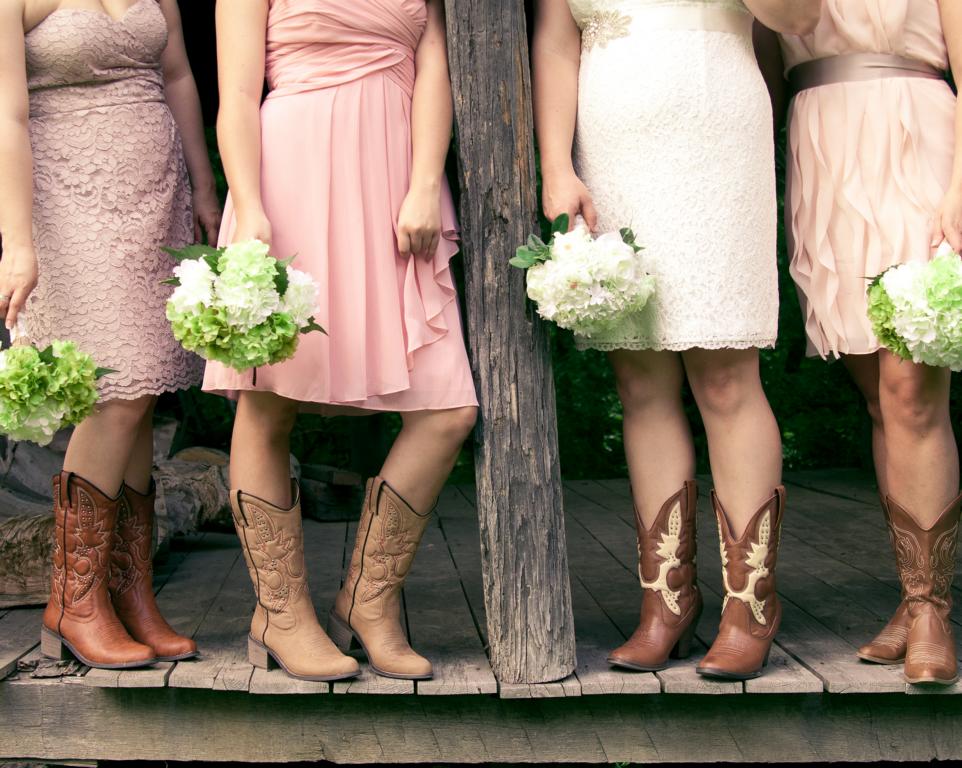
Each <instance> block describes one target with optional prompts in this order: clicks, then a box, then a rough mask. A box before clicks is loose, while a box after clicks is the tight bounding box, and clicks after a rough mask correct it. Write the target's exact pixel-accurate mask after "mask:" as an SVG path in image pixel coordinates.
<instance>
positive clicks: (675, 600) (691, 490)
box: [608, 480, 702, 672]
mask: <svg viewBox="0 0 962 768" xmlns="http://www.w3.org/2000/svg"><path fill="white" fill-rule="evenodd" d="M697 502H698V486H697V484H696V483H695V482H694V481H693V480H689V481H687V482H686V483H685V485H684V487H683V488H682V489H681V490H680V491H678V493H676V494H675V495H674V496H672V497H671V498H670V499H668V501H666V502H665V503H664V505H662V508H661V510H660V511H659V512H658V517H657V518H655V521H654V523H652V526H651V528H647V529H646V528H645V525H644V523H642V521H641V515H640V514H639V513H638V510H637V508H636V510H635V524H636V525H637V528H638V576H639V578H640V579H641V588H642V597H641V620H640V622H639V624H638V628H637V629H636V630H635V632H634V634H633V635H632V636H631V637H630V638H629V639H628V642H626V643H625V644H624V645H622V646H621V647H620V648H618V649H616V650H614V651H612V652H611V655H609V656H608V663H609V664H613V665H614V666H616V667H624V668H626V669H635V670H639V671H642V672H654V671H657V670H659V669H664V668H665V667H666V666H667V665H668V659H669V657H670V658H673V659H685V658H687V657H688V655H689V653H690V650H691V642H692V638H693V637H694V636H695V627H696V626H697V624H698V618H699V616H701V611H702V597H701V592H700V591H699V589H698V584H697V582H696V573H695V549H696V544H695V512H696V508H697V507H696V505H697Z"/></svg>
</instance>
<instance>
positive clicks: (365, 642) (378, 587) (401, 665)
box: [328, 477, 432, 680]
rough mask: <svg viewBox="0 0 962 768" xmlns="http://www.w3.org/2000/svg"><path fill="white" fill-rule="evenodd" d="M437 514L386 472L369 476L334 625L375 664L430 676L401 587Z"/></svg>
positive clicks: (341, 643) (410, 675) (344, 643)
mask: <svg viewBox="0 0 962 768" xmlns="http://www.w3.org/2000/svg"><path fill="white" fill-rule="evenodd" d="M430 518H431V514H430V513H427V514H424V515H422V514H419V513H418V512H417V511H415V510H414V509H412V507H411V506H410V505H409V504H408V503H407V502H406V501H405V500H404V499H402V498H401V497H400V496H399V495H398V494H397V493H396V492H395V491H394V490H393V489H392V488H391V486H389V485H388V484H387V482H386V481H385V480H384V478H382V477H376V478H374V479H373V480H369V481H368V484H367V493H366V495H365V501H364V512H363V514H362V515H361V521H360V523H359V524H358V527H357V541H356V543H355V545H354V553H353V555H352V556H351V565H350V568H349V570H348V572H347V579H346V580H345V582H344V585H343V586H342V587H341V591H340V592H338V593H337V598H336V600H335V601H334V608H333V609H332V610H331V617H330V622H329V624H328V631H329V632H330V633H331V637H332V638H333V639H334V642H336V643H337V645H338V647H339V648H340V649H341V650H342V651H347V650H349V649H350V647H351V644H352V641H353V640H357V641H358V642H359V643H360V645H361V647H362V648H363V649H364V653H365V654H366V655H367V659H368V662H369V663H370V665H371V669H373V670H374V671H375V672H377V673H378V674H379V675H383V676H385V677H396V678H402V679H407V680H426V679H428V678H430V677H431V674H432V669H431V662H430V661H428V660H427V659H425V658H424V657H423V656H420V655H419V654H417V653H415V652H414V651H413V650H412V649H411V646H410V645H409V643H408V639H407V636H406V635H405V633H404V629H403V628H402V626H401V587H402V586H403V585H404V579H405V577H406V576H407V574H408V571H409V570H410V569H411V563H412V562H413V561H414V555H415V553H416V552H417V549H418V544H420V542H421V537H422V536H423V535H424V530H425V528H427V526H428V521H429V520H430Z"/></svg>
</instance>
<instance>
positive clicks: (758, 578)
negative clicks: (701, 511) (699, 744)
mask: <svg viewBox="0 0 962 768" xmlns="http://www.w3.org/2000/svg"><path fill="white" fill-rule="evenodd" d="M712 505H713V506H714V508H715V515H716V516H717V518H718V537H719V545H720V547H721V560H722V578H723V580H724V584H725V601H724V603H723V605H722V617H721V624H720V626H719V628H718V637H717V638H715V642H714V643H712V646H711V648H710V649H709V651H708V653H707V654H706V656H705V658H704V659H702V661H701V663H700V664H699V665H698V667H697V671H698V674H700V675H706V676H708V677H721V678H726V679H730V680H749V679H751V678H753V677H758V676H759V675H760V674H761V673H762V669H763V668H764V667H765V665H766V664H767V663H768V654H769V651H771V647H772V643H773V642H774V641H775V633H776V632H778V626H779V624H780V623H781V620H782V605H781V603H780V602H779V600H778V595H777V594H776V593H775V564H776V561H777V559H778V543H779V534H780V532H781V527H782V516H783V515H784V512H785V489H784V488H783V487H782V486H779V487H778V488H776V489H775V493H774V494H773V495H772V497H771V499H769V500H768V501H766V502H765V503H764V504H763V505H762V507H761V508H760V509H759V510H758V511H757V512H756V513H755V514H754V516H753V517H752V519H751V521H750V522H749V523H748V526H747V527H746V528H745V532H744V533H743V534H742V535H741V537H739V538H737V539H736V538H735V537H734V535H732V532H731V527H730V525H729V523H728V517H727V515H726V514H725V510H724V509H723V508H722V505H721V502H719V500H718V497H717V496H716V495H715V493H714V492H712Z"/></svg>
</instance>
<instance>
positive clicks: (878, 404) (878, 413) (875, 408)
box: [865, 392, 883, 427]
mask: <svg viewBox="0 0 962 768" xmlns="http://www.w3.org/2000/svg"><path fill="white" fill-rule="evenodd" d="M865 410H866V411H868V415H869V418H870V419H871V420H872V424H873V425H874V426H876V427H881V426H882V423H883V421H882V401H881V400H880V399H879V395H878V393H877V392H876V393H875V395H874V396H873V397H866V398H865Z"/></svg>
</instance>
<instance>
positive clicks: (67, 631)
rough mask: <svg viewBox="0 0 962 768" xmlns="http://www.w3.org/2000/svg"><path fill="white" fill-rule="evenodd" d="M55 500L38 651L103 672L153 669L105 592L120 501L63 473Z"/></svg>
mask: <svg viewBox="0 0 962 768" xmlns="http://www.w3.org/2000/svg"><path fill="white" fill-rule="evenodd" d="M53 499H54V521H55V526H54V541H53V575H52V577H51V588H50V601H49V602H48V603H47V607H46V610H44V614H43V630H42V632H41V650H42V652H43V653H44V654H45V655H48V656H54V657H59V658H63V657H64V656H65V651H66V652H69V653H70V654H72V655H73V656H75V657H76V658H77V659H79V660H80V661H81V662H83V663H84V664H86V665H87V666H90V667H100V668H104V669H125V668H130V667H141V666H147V665H149V664H153V663H154V661H156V658H155V655H154V652H153V650H152V649H151V648H150V647H148V646H146V645H143V644H142V643H138V642H136V641H135V640H134V639H133V638H132V637H131V636H130V635H129V634H128V632H127V630H126V629H125V628H124V625H123V624H122V623H121V622H120V619H119V618H118V617H117V614H116V612H115V611H114V607H113V605H112V604H111V601H110V594H109V591H108V578H109V568H110V560H111V550H112V548H113V537H114V530H115V527H116V525H117V516H118V513H119V509H120V503H121V497H117V498H110V497H109V496H107V495H106V494H104V493H103V492H101V491H100V490H99V489H97V488H96V487H95V486H93V485H91V484H90V483H88V482H87V481H86V480H84V479H83V478H81V477H78V476H77V475H72V474H69V473H67V472H62V473H60V474H59V475H57V476H55V477H54V479H53Z"/></svg>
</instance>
